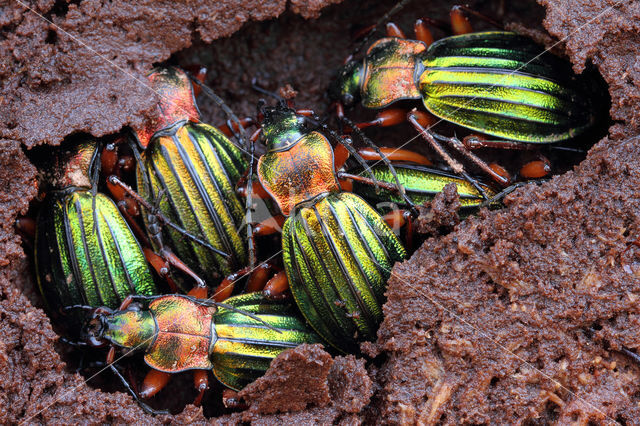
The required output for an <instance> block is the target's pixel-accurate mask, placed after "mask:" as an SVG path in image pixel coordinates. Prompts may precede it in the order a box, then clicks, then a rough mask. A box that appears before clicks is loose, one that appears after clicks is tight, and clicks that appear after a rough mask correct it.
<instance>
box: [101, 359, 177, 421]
mask: <svg viewBox="0 0 640 426" xmlns="http://www.w3.org/2000/svg"><path fill="white" fill-rule="evenodd" d="M109 368H110V369H111V371H113V374H115V375H116V376H118V378H119V379H120V381H121V382H122V384H123V385H124V387H125V388H126V389H127V391H129V393H130V394H131V396H133V399H135V400H136V402H137V403H138V404H140V407H141V408H142V409H143V410H144V411H146V412H147V413H148V414H151V415H154V416H157V415H166V414H169V411H167V410H154V409H153V408H151V407H150V406H149V405H147V404H146V403H145V402H143V401H142V400H141V399H140V397H139V396H138V394H137V393H136V392H135V391H134V390H133V388H132V387H131V384H130V383H129V382H128V381H127V379H125V378H124V377H123V376H122V374H120V372H119V371H118V369H117V368H116V367H115V366H114V365H113V364H109Z"/></svg>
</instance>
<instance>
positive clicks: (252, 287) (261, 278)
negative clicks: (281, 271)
mask: <svg viewBox="0 0 640 426" xmlns="http://www.w3.org/2000/svg"><path fill="white" fill-rule="evenodd" d="M274 269H275V267H274V266H273V265H272V264H270V263H269V262H264V263H261V264H260V265H258V266H257V267H256V268H255V269H254V270H253V272H251V275H250V276H249V282H247V293H252V292H254V291H261V290H263V289H264V287H265V285H266V284H267V282H269V279H270V278H271V276H272V274H273V270H274Z"/></svg>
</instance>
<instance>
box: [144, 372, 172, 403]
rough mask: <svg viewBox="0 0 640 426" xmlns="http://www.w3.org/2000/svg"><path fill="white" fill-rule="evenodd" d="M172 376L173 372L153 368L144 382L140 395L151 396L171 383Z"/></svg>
mask: <svg viewBox="0 0 640 426" xmlns="http://www.w3.org/2000/svg"><path fill="white" fill-rule="evenodd" d="M170 378H171V373H165V372H163V371H158V370H153V369H151V370H150V371H149V372H148V373H147V375H146V377H145V378H144V381H143V382H142V389H141V390H140V397H141V398H144V399H146V398H151V397H152V396H154V395H155V394H157V393H158V392H160V391H161V390H162V388H164V387H165V386H166V385H167V383H169V379H170Z"/></svg>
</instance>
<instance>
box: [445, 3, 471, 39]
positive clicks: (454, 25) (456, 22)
mask: <svg viewBox="0 0 640 426" xmlns="http://www.w3.org/2000/svg"><path fill="white" fill-rule="evenodd" d="M449 17H450V18H451V29H452V30H453V33H454V34H469V33H472V32H473V28H471V24H470V23H469V20H468V19H467V17H466V16H465V15H464V12H463V11H462V8H461V7H460V6H453V7H452V8H451V12H450V13H449Z"/></svg>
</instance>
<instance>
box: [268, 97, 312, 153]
mask: <svg viewBox="0 0 640 426" xmlns="http://www.w3.org/2000/svg"><path fill="white" fill-rule="evenodd" d="M261 113H262V114H263V115H264V120H263V121H262V142H263V143H264V144H265V145H266V147H267V149H269V150H272V149H280V148H284V147H286V146H288V145H291V144H292V143H294V142H296V141H297V140H298V139H300V137H302V135H304V133H306V125H305V122H306V120H305V117H303V116H301V115H298V114H296V112H295V110H293V109H291V108H289V107H288V106H287V105H286V103H284V102H279V103H278V105H277V106H275V107H264V108H263V109H262V111H261Z"/></svg>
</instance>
